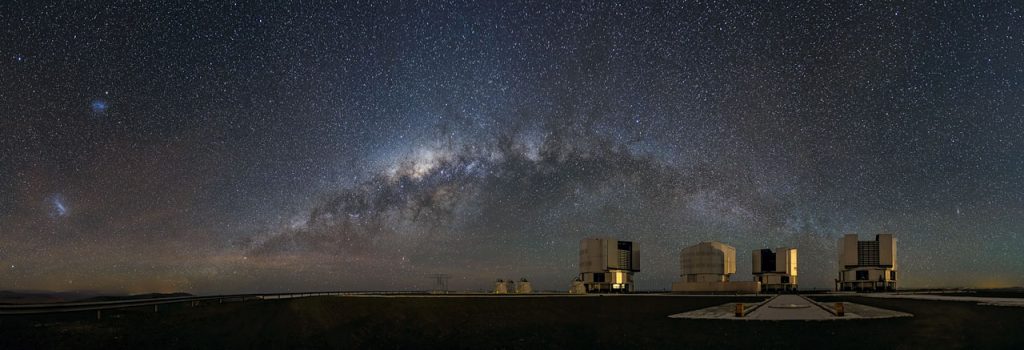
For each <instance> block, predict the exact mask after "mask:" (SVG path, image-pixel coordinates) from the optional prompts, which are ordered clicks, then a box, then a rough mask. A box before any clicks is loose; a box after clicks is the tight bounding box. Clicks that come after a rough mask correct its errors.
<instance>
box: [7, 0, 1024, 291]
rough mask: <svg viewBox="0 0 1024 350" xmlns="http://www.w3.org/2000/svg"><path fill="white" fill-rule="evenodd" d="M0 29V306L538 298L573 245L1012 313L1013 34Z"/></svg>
mask: <svg viewBox="0 0 1024 350" xmlns="http://www.w3.org/2000/svg"><path fill="white" fill-rule="evenodd" d="M758 3H759V4H756V5H755V4H726V3H718V2H674V1H672V2H665V3H662V2H649V3H648V2H643V3H640V2H623V3H612V2H592V1H584V2H564V3H555V2H549V1H499V2H487V1H485V2H478V3H474V2H457V1H456V2H453V1H437V2H434V1H426V2H422V1H402V2H388V1H343V2H341V3H339V4H333V5H332V4H323V3H319V2H305V1H301V2H299V1H297V2H294V3H290V4H280V5H278V4H253V3H247V2H246V3H241V2H239V3H231V2H223V3H220V2H218V3H206V2H203V3H181V4H175V3H174V2H159V1H153V2H136V1H116V2H108V1H90V2H82V3H77V4H59V5H58V4H48V3H46V2H42V1H40V2H35V1H22V2H18V3H17V4H15V3H9V2H4V3H3V4H0V289H7V290H65V291H67V290H89V291H106V292H127V293H143V292H168V291H186V292H192V293H234V292H274V291H300V290H339V289H344V290H381V289H395V290H422V289H425V288H430V287H432V284H433V282H432V281H431V280H430V279H429V278H428V277H427V276H428V275H429V274H432V273H449V274H452V275H453V278H452V280H451V282H450V283H451V286H452V288H453V289H487V288H491V286H492V284H493V281H494V280H495V279H498V278H504V279H508V278H514V279H518V278H520V277H525V278H527V279H530V280H531V281H533V283H534V288H535V289H541V290H565V289H567V288H568V286H569V283H570V281H571V280H572V279H573V278H574V277H575V275H576V271H577V270H576V269H577V266H576V264H577V250H578V244H579V243H578V242H579V240H580V239H581V238H584V237H593V236H609V237H616V238H619V239H622V240H632V241H634V242H636V243H635V244H636V248H637V250H638V252H637V263H638V267H639V268H640V269H641V270H642V271H641V272H639V273H638V274H637V276H636V278H637V286H638V288H639V289H647V290H660V289H667V288H669V287H670V284H671V282H673V281H674V280H676V279H678V275H679V264H678V262H679V258H678V254H679V251H680V249H681V248H683V247H684V246H687V245H691V244H695V243H697V242H700V241H708V240H718V241H722V242H725V243H728V244H731V245H733V246H735V247H736V248H737V251H738V262H737V269H738V271H737V275H736V276H735V278H734V280H750V279H751V276H750V251H751V250H754V249H761V248H775V247H781V246H795V247H797V248H798V249H799V251H800V257H799V262H800V273H801V276H800V278H801V287H803V288H815V287H816V288H831V287H832V280H833V278H834V276H835V269H836V254H837V253H836V251H835V246H836V241H837V240H838V238H839V237H840V236H841V235H842V234H845V233H858V234H860V235H861V237H862V239H870V238H871V237H873V235H875V234H878V233H893V234H895V235H896V237H897V238H898V239H899V247H898V250H899V253H898V254H899V257H898V260H899V264H900V266H899V269H900V271H901V275H900V277H901V286H903V287H952V286H968V287H1003V286H1020V285H1024V253H1022V252H1024V86H1022V82H1024V65H1022V64H1021V62H1024V9H1022V6H1021V4H1019V3H1014V2H1010V1H1007V2H984V3H982V2H975V1H965V2H957V3H956V4H945V3H943V2H917V3H914V4H907V5H900V4H897V5H894V4H877V3H875V4H861V3H858V2H838V3H827V2H824V1H808V2H797V1H768V2H758Z"/></svg>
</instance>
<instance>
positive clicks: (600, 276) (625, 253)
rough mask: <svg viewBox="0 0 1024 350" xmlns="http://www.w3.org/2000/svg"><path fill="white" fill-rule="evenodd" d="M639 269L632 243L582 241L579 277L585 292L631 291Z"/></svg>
mask: <svg viewBox="0 0 1024 350" xmlns="http://www.w3.org/2000/svg"><path fill="white" fill-rule="evenodd" d="M637 271H638V270H637V269H636V250H635V247H634V245H633V242H629V241H619V240H615V239H611V238H585V239H583V240H582V241H580V276H579V281H580V282H582V286H583V289H584V291H585V292H586V293H609V292H610V293H627V292H632V291H633V288H634V285H633V273H634V272H637Z"/></svg>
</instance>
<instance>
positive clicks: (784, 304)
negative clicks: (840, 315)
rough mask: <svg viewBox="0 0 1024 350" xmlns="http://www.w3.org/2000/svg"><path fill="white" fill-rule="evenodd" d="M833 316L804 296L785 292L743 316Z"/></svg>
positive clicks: (781, 318) (773, 318)
mask: <svg viewBox="0 0 1024 350" xmlns="http://www.w3.org/2000/svg"><path fill="white" fill-rule="evenodd" d="M833 317H835V316H833V315H832V314H831V313H829V312H828V311H825V310H824V309H822V308H821V307H819V306H818V305H816V304H814V302H812V301H810V300H807V299H806V298H804V297H802V296H799V295H793V294H783V295H779V296H778V297H775V298H772V299H771V300H769V301H768V303H767V304H765V305H761V307H759V308H757V309H755V310H754V311H753V312H751V313H750V314H747V315H746V316H744V317H743V318H747V319H751V320H826V319H830V318H833Z"/></svg>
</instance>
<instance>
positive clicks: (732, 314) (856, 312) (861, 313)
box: [669, 294, 914, 321]
mask: <svg viewBox="0 0 1024 350" xmlns="http://www.w3.org/2000/svg"><path fill="white" fill-rule="evenodd" d="M833 305H834V304H833ZM833 305H825V304H821V303H817V302H815V301H813V300H811V299H808V298H806V297H803V296H799V295H792V294H785V295H779V296H776V297H773V298H771V299H768V300H767V301H764V302H761V303H755V304H744V307H745V309H746V312H745V314H744V315H743V317H736V303H727V304H722V305H719V306H712V307H709V308H704V309H700V310H694V311H690V312H684V313H679V314H674V315H670V316H669V317H671V318H685V319H727V320H737V321H831V320H858V319H861V320H862V319H876V318H891V317H913V316H914V315H911V314H908V313H905V312H899V311H893V310H886V309H880V308H876V307H871V306H866V305H860V304H855V303H843V308H844V311H845V314H844V315H843V316H836V312H835V310H834V309H833V308H834V306H833Z"/></svg>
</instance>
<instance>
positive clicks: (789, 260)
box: [750, 248, 797, 291]
mask: <svg viewBox="0 0 1024 350" xmlns="http://www.w3.org/2000/svg"><path fill="white" fill-rule="evenodd" d="M750 261H751V268H752V270H751V271H753V273H754V280H755V281H758V282H761V288H762V289H764V290H777V291H790V290H796V289H797V279H796V276H797V273H796V248H778V249H775V251H774V252H773V251H772V250H771V249H759V250H755V251H754V252H753V253H752V254H751V259H750Z"/></svg>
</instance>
